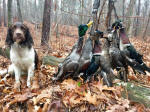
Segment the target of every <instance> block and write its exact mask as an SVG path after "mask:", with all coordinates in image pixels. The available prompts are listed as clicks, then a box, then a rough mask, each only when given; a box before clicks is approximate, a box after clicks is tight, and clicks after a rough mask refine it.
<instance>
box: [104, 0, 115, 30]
mask: <svg viewBox="0 0 150 112" xmlns="http://www.w3.org/2000/svg"><path fill="white" fill-rule="evenodd" d="M112 10H113V1H112V0H109V2H108V12H107V16H106V22H105V24H106V27H107V28H108V27H109V26H110V25H111V13H112Z"/></svg>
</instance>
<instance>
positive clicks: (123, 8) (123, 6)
mask: <svg viewBox="0 0 150 112" xmlns="http://www.w3.org/2000/svg"><path fill="white" fill-rule="evenodd" d="M124 10H125V0H123V3H122V16H123V19H122V20H123V21H124V16H125V13H124V12H125V11H124Z"/></svg>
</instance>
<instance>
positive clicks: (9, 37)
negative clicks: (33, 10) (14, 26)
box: [5, 27, 14, 47]
mask: <svg viewBox="0 0 150 112" xmlns="http://www.w3.org/2000/svg"><path fill="white" fill-rule="evenodd" d="M12 36H13V34H12V30H11V27H10V28H8V30H7V36H6V41H5V43H6V45H8V46H9V47H10V46H11V45H12V44H13V43H14V41H13V38H12Z"/></svg>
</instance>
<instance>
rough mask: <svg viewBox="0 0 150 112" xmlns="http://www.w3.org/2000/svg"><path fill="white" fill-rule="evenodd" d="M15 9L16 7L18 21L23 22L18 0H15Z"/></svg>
mask: <svg viewBox="0 0 150 112" xmlns="http://www.w3.org/2000/svg"><path fill="white" fill-rule="evenodd" d="M17 9H18V19H19V21H20V22H23V20H22V13H21V8H20V2H19V0H17Z"/></svg>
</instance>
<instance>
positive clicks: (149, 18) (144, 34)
mask: <svg viewBox="0 0 150 112" xmlns="http://www.w3.org/2000/svg"><path fill="white" fill-rule="evenodd" d="M149 21H150V12H149V17H148V21H147V25H146V27H145V30H144V33H143V39H144V40H145V36H146V32H147V28H148V25H149Z"/></svg>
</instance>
